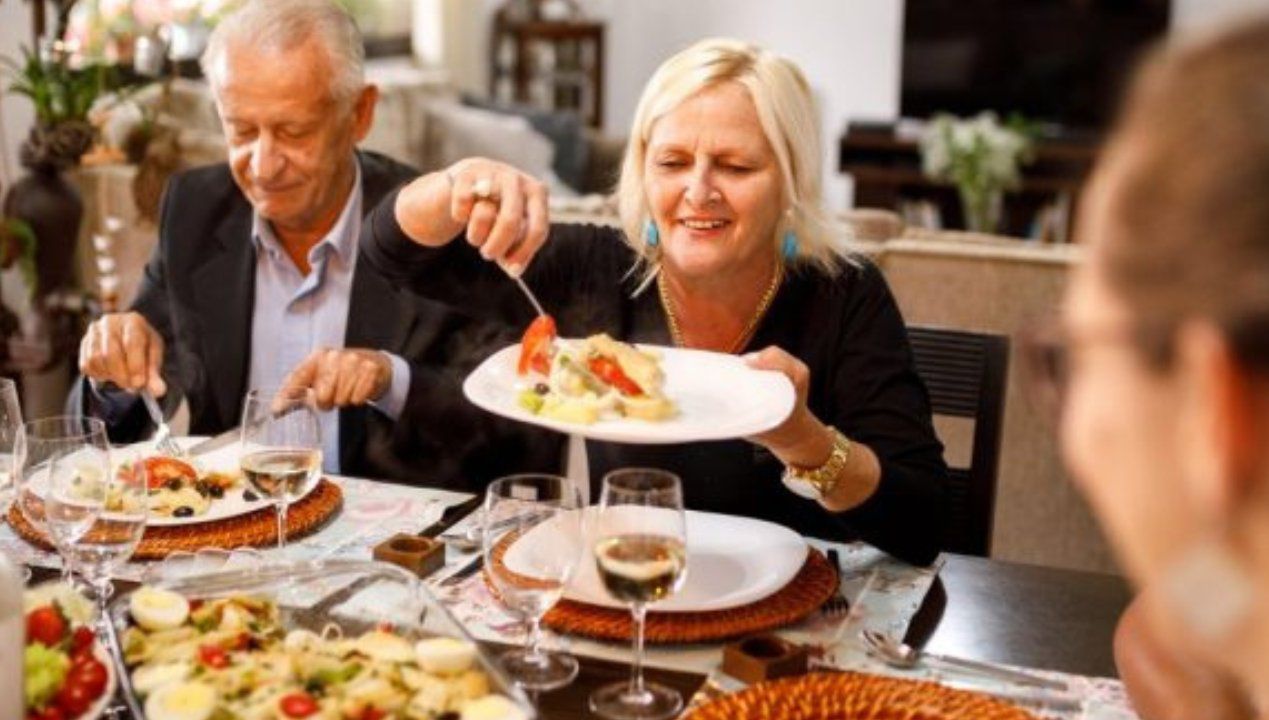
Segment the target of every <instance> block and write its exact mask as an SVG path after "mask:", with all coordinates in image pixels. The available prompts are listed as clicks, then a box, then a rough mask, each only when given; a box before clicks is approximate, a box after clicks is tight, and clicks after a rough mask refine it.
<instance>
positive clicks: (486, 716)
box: [459, 695, 529, 720]
mask: <svg viewBox="0 0 1269 720" xmlns="http://www.w3.org/2000/svg"><path fill="white" fill-rule="evenodd" d="M459 715H460V716H461V717H462V720H525V718H528V717H529V716H528V715H527V714H525V712H524V710H521V709H520V707H519V706H518V705H516V704H515V703H513V702H511V700H510V699H508V698H507V697H505V696H503V695H486V696H484V697H482V698H480V699H479V700H471V701H469V702H466V703H463V708H462V711H461V712H460V713H459Z"/></svg>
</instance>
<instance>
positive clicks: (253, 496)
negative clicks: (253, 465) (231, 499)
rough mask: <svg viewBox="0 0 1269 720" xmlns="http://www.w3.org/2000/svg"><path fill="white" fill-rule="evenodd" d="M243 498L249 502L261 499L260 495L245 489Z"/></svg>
mask: <svg viewBox="0 0 1269 720" xmlns="http://www.w3.org/2000/svg"><path fill="white" fill-rule="evenodd" d="M242 499H243V500H246V501H247V502H255V501H257V500H259V499H260V496H259V495H257V494H255V493H253V492H251V491H250V490H243V491H242Z"/></svg>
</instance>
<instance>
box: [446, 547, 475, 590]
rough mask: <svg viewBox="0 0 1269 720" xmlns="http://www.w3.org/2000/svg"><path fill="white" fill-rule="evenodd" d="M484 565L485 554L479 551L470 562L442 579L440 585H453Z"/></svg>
mask: <svg viewBox="0 0 1269 720" xmlns="http://www.w3.org/2000/svg"><path fill="white" fill-rule="evenodd" d="M484 566H485V554H484V553H481V554H479V555H477V556H476V557H474V558H472V560H471V562H469V563H467V564H466V565H464V566H462V567H460V568H459V569H458V570H455V571H454V573H453V574H452V575H450V576H449V577H447V578H445V579H444V580H442V581H441V582H440V586H441V587H453V586H454V585H457V584H458V583H460V582H462V581H464V580H466V579H467V578H469V577H471V576H472V575H475V574H476V573H478V572H480V569H481V568H482V567H484Z"/></svg>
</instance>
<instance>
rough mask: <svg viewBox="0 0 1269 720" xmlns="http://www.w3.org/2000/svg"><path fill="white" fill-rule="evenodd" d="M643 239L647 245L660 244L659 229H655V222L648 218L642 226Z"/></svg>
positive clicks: (653, 246) (654, 245) (651, 246)
mask: <svg viewBox="0 0 1269 720" xmlns="http://www.w3.org/2000/svg"><path fill="white" fill-rule="evenodd" d="M643 239H644V241H645V242H647V243H648V247H650V248H655V247H656V246H658V245H660V244H661V231H660V230H658V229H657V224H656V223H654V222H652V221H651V220H649V221H648V222H647V224H646V225H644V226H643Z"/></svg>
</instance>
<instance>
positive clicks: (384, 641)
mask: <svg viewBox="0 0 1269 720" xmlns="http://www.w3.org/2000/svg"><path fill="white" fill-rule="evenodd" d="M354 648H355V649H356V650H357V652H359V653H361V654H362V655H365V656H366V657H369V658H373V659H375V660H381V661H384V662H399V663H404V662H410V661H411V660H413V659H414V653H413V652H411V650H410V643H409V642H407V641H406V640H405V639H404V638H402V637H401V636H399V635H394V634H392V633H390V632H384V631H382V630H371V631H370V632H368V633H366V634H365V635H362V636H361V637H359V638H357V641H356V643H355V645H354Z"/></svg>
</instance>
